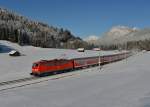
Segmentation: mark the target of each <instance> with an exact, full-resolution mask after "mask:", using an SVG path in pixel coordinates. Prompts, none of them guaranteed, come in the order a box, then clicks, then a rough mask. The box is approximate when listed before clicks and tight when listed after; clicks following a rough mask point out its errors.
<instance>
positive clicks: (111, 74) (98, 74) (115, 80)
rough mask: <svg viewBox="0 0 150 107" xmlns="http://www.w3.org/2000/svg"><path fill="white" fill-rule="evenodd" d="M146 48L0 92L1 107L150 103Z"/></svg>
mask: <svg viewBox="0 0 150 107" xmlns="http://www.w3.org/2000/svg"><path fill="white" fill-rule="evenodd" d="M149 58H150V52H146V53H142V52H141V53H138V54H136V55H134V56H132V57H129V58H128V59H127V60H122V61H119V62H115V63H112V64H108V65H104V66H103V68H102V69H101V70H99V69H98V67H95V68H91V69H86V70H81V71H78V72H76V73H77V74H78V75H75V76H71V77H66V78H60V79H55V80H49V81H47V82H42V83H39V84H34V85H30V86H25V87H20V88H16V89H11V90H7V91H3V92H0V105H1V107H150V85H149V81H150V70H149V68H150V60H149Z"/></svg>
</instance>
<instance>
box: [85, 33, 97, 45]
mask: <svg viewBox="0 0 150 107" xmlns="http://www.w3.org/2000/svg"><path fill="white" fill-rule="evenodd" d="M98 39H99V37H98V36H95V35H90V36H88V37H87V38H85V39H84V41H86V42H88V43H90V44H95V43H96V42H97V41H98Z"/></svg>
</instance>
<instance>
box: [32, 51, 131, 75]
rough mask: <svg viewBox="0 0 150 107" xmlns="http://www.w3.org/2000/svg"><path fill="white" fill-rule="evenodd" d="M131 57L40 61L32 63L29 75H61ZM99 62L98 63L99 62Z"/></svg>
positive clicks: (128, 53) (107, 56) (123, 55)
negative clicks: (65, 72) (69, 71)
mask: <svg viewBox="0 0 150 107" xmlns="http://www.w3.org/2000/svg"><path fill="white" fill-rule="evenodd" d="M130 55H131V53H130V52H125V53H120V54H114V55H105V56H101V57H99V56H96V57H85V58H74V59H54V60H41V61H38V62H35V63H33V66H32V73H31V75H37V76H43V75H44V76H45V75H47V74H55V73H62V72H64V71H68V70H75V69H79V68H85V67H90V66H95V65H98V64H99V63H100V64H105V63H109V62H114V61H118V60H121V59H124V58H127V57H129V56H130ZM99 61H100V62H99Z"/></svg>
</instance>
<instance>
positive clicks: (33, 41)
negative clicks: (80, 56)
mask: <svg viewBox="0 0 150 107" xmlns="http://www.w3.org/2000/svg"><path fill="white" fill-rule="evenodd" d="M0 40H8V41H11V42H17V43H18V44H20V45H32V46H38V47H44V48H78V47H81V46H82V47H84V48H88V44H87V43H86V42H84V41H83V40H82V39H81V38H79V37H75V36H74V35H73V34H71V32H70V31H69V30H64V29H63V28H56V27H53V26H49V25H47V24H45V23H42V22H37V21H32V20H30V19H28V18H26V17H24V16H21V15H19V14H16V13H14V12H11V11H8V10H7V9H3V8H0Z"/></svg>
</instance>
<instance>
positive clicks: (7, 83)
mask: <svg viewBox="0 0 150 107" xmlns="http://www.w3.org/2000/svg"><path fill="white" fill-rule="evenodd" d="M38 78H39V77H27V78H22V79H16V80H11V81H4V82H0V87H1V86H5V85H11V84H17V83H21V82H26V81H31V80H35V79H38Z"/></svg>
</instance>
